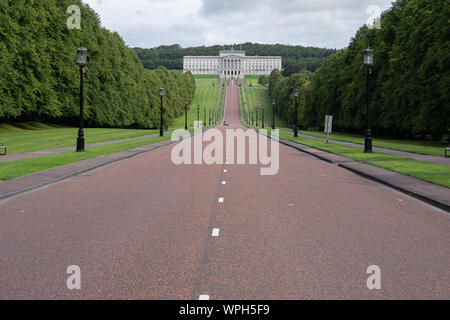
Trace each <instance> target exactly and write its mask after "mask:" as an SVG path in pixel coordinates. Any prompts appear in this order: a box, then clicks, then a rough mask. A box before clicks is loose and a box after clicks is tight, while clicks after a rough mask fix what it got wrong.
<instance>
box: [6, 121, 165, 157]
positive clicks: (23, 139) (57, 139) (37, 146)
mask: <svg viewBox="0 0 450 320" xmlns="http://www.w3.org/2000/svg"><path fill="white" fill-rule="evenodd" d="M155 133H157V130H133V129H103V128H86V129H85V136H86V143H97V142H105V141H114V140H121V139H127V138H135V137H141V136H145V135H150V134H155ZM77 135H78V129H77V128H73V127H64V126H57V125H49V124H43V123H38V122H30V123H17V124H5V123H2V124H0V142H1V143H4V144H5V145H6V146H7V147H8V154H15V153H26V152H33V151H43V150H50V149H56V148H64V147H70V146H73V145H75V144H76V138H77Z"/></svg>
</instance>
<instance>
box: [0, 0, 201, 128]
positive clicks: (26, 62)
mask: <svg viewBox="0 0 450 320" xmlns="http://www.w3.org/2000/svg"><path fill="white" fill-rule="evenodd" d="M70 5H77V6H78V7H79V8H80V9H81V20H80V21H81V29H69V28H68V26H67V23H66V22H67V19H68V18H69V17H70V14H68V13H67V8H68V7H69V6H70ZM78 47H86V48H88V66H87V68H86V79H85V118H86V123H87V125H89V126H100V127H129V128H156V127H158V126H159V117H160V115H159V114H160V113H159V110H160V99H159V95H158V89H159V88H161V87H163V88H165V89H166V96H165V97H164V100H165V103H164V105H165V121H166V122H167V123H170V122H171V121H172V120H173V119H174V118H176V117H179V116H181V115H182V114H183V112H184V100H185V99H186V98H187V99H193V97H194V95H195V81H194V78H193V76H192V75H191V74H190V73H186V74H182V73H179V72H169V71H168V70H167V69H165V68H163V67H159V68H157V69H156V70H153V71H150V70H147V69H145V68H144V67H143V65H142V63H141V61H140V60H139V58H138V57H137V55H136V53H135V52H134V51H133V50H132V49H130V48H128V47H127V46H126V45H125V43H124V41H123V39H122V38H121V37H120V36H119V35H118V34H117V33H116V32H110V31H109V30H107V29H105V28H103V27H101V23H100V19H99V16H98V15H97V14H96V13H95V12H94V11H93V10H92V9H91V8H90V7H89V6H88V5H85V4H83V3H82V2H81V1H80V0H46V1H40V0H2V1H1V2H0V121H48V122H54V123H65V124H75V123H77V119H78V115H79V81H80V80H79V69H78V66H77V65H76V49H77V48H78Z"/></svg>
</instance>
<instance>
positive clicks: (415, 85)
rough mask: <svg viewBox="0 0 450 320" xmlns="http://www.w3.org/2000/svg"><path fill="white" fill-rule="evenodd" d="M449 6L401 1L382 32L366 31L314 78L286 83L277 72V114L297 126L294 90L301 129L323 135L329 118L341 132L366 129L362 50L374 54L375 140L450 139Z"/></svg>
mask: <svg viewBox="0 0 450 320" xmlns="http://www.w3.org/2000/svg"><path fill="white" fill-rule="evenodd" d="M449 17H450V1H446V0H399V1H396V2H395V3H394V4H393V7H392V8H391V9H390V10H388V11H386V12H384V13H383V15H382V17H381V29H376V28H374V29H369V28H368V27H367V26H363V27H361V28H360V29H359V31H358V32H357V33H356V35H355V37H354V38H353V39H352V40H351V43H350V45H349V47H348V48H346V49H344V50H340V51H339V52H337V53H336V54H334V55H332V56H330V57H329V58H328V59H327V61H326V63H325V64H324V65H323V66H322V67H320V68H319V69H318V70H317V71H316V72H315V73H314V74H312V73H310V72H307V71H301V72H300V73H297V74H294V75H291V76H290V77H288V78H285V77H283V76H282V75H281V74H280V72H278V71H274V72H273V73H272V75H271V77H270V87H269V91H270V94H271V96H272V98H274V99H275V100H276V101H277V104H278V105H279V106H280V110H279V111H280V114H281V115H282V116H285V118H286V120H288V121H289V123H291V124H292V123H293V122H294V121H293V120H294V103H293V97H292V92H293V90H294V89H295V88H299V89H300V93H301V98H300V103H301V113H300V115H299V120H300V123H301V125H302V126H303V127H306V128H316V129H323V123H324V118H325V115H327V114H330V115H334V127H335V129H336V130H340V131H353V132H363V130H364V128H365V92H366V73H365V68H364V65H363V51H364V50H365V49H366V48H367V47H368V45H369V44H370V47H371V48H372V49H373V50H374V52H375V66H374V69H373V74H372V76H371V86H370V90H371V123H372V126H373V130H374V131H375V134H377V135H389V136H403V137H413V136H417V137H425V136H431V137H433V138H435V139H441V138H444V139H445V138H446V139H447V140H448V139H449V127H450V96H449V92H450V90H449V88H450V29H449V27H450V24H449V20H448V19H449Z"/></svg>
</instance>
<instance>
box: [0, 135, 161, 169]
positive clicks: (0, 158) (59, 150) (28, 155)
mask: <svg viewBox="0 0 450 320" xmlns="http://www.w3.org/2000/svg"><path fill="white" fill-rule="evenodd" d="M166 133H170V132H166ZM157 136H159V133H154V134H150V135H146V136H140V137H134V138H127V139H121V140H111V141H104V142H97V143H91V144H87V145H86V148H89V147H98V146H105V145H108V144H114V143H120V142H127V141H134V140H143V139H148V138H152V137H157ZM75 149H76V148H75V146H71V147H64V148H56V149H50V150H45V151H35V152H27V153H14V154H8V155H7V156H0V163H2V162H11V161H16V160H20V159H30V158H37V157H41V156H48V155H51V154H57V153H62V152H67V151H75Z"/></svg>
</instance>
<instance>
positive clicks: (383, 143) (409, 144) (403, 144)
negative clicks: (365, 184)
mask: <svg viewBox="0 0 450 320" xmlns="http://www.w3.org/2000/svg"><path fill="white" fill-rule="evenodd" d="M286 130H289V129H286ZM301 133H303V134H307V135H310V136H315V137H320V138H325V136H326V134H325V133H323V132H317V131H301ZM330 139H333V140H339V141H345V142H352V143H359V144H361V145H362V144H364V135H363V134H361V135H356V134H349V133H338V132H336V133H332V134H331V135H330ZM373 145H374V146H376V147H380V148H387V149H394V150H400V151H406V152H413V153H419V154H426V155H434V156H441V157H442V156H444V149H445V148H446V147H447V144H443V143H439V142H436V141H418V140H401V139H389V138H376V137H375V138H373Z"/></svg>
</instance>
